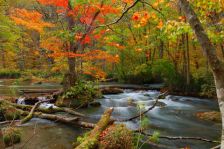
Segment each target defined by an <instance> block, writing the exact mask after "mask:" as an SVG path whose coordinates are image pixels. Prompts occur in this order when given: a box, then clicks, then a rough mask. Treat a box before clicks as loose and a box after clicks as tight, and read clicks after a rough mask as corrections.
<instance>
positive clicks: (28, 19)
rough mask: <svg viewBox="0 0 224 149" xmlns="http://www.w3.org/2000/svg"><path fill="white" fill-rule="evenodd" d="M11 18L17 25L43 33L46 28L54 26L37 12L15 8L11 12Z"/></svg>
mask: <svg viewBox="0 0 224 149" xmlns="http://www.w3.org/2000/svg"><path fill="white" fill-rule="evenodd" d="M10 17H11V19H12V20H13V21H14V22H15V23H16V24H18V25H22V26H25V27H26V28H28V29H31V30H35V31H38V32H43V29H44V28H45V27H53V26H54V25H53V24H51V23H47V22H44V21H43V20H42V17H43V16H42V14H40V13H39V12H37V11H29V10H26V9H17V8H15V9H12V10H11V11H10Z"/></svg>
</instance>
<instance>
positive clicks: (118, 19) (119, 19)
mask: <svg viewBox="0 0 224 149" xmlns="http://www.w3.org/2000/svg"><path fill="white" fill-rule="evenodd" d="M140 1H141V0H136V1H135V2H134V3H133V4H132V5H131V6H129V7H128V8H127V9H126V10H125V11H124V12H123V13H122V14H121V16H120V17H119V18H117V19H116V20H115V21H113V22H111V23H108V24H104V25H99V26H96V27H95V28H99V27H107V26H110V25H114V24H117V23H118V22H119V21H121V19H122V18H123V17H124V16H125V14H127V13H128V12H129V10H131V9H132V8H133V7H135V5H137V4H138V2H140Z"/></svg>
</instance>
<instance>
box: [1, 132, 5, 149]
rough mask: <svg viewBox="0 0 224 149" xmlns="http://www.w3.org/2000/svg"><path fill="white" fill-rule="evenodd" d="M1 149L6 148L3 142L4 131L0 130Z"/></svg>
mask: <svg viewBox="0 0 224 149" xmlns="http://www.w3.org/2000/svg"><path fill="white" fill-rule="evenodd" d="M0 148H1V149H4V148H5V144H4V141H3V134H2V130H1V129H0Z"/></svg>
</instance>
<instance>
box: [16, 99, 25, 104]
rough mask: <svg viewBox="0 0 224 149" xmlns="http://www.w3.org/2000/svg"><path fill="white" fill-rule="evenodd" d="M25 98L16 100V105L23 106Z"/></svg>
mask: <svg viewBox="0 0 224 149" xmlns="http://www.w3.org/2000/svg"><path fill="white" fill-rule="evenodd" d="M25 99H26V98H25V97H19V98H18V100H17V104H20V105H25V104H26V103H25Z"/></svg>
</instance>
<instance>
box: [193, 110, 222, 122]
mask: <svg viewBox="0 0 224 149" xmlns="http://www.w3.org/2000/svg"><path fill="white" fill-rule="evenodd" d="M196 117H197V118H199V119H202V120H206V121H213V122H217V123H221V122H222V119H221V114H220V112H217V111H211V112H198V113H196Z"/></svg>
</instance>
